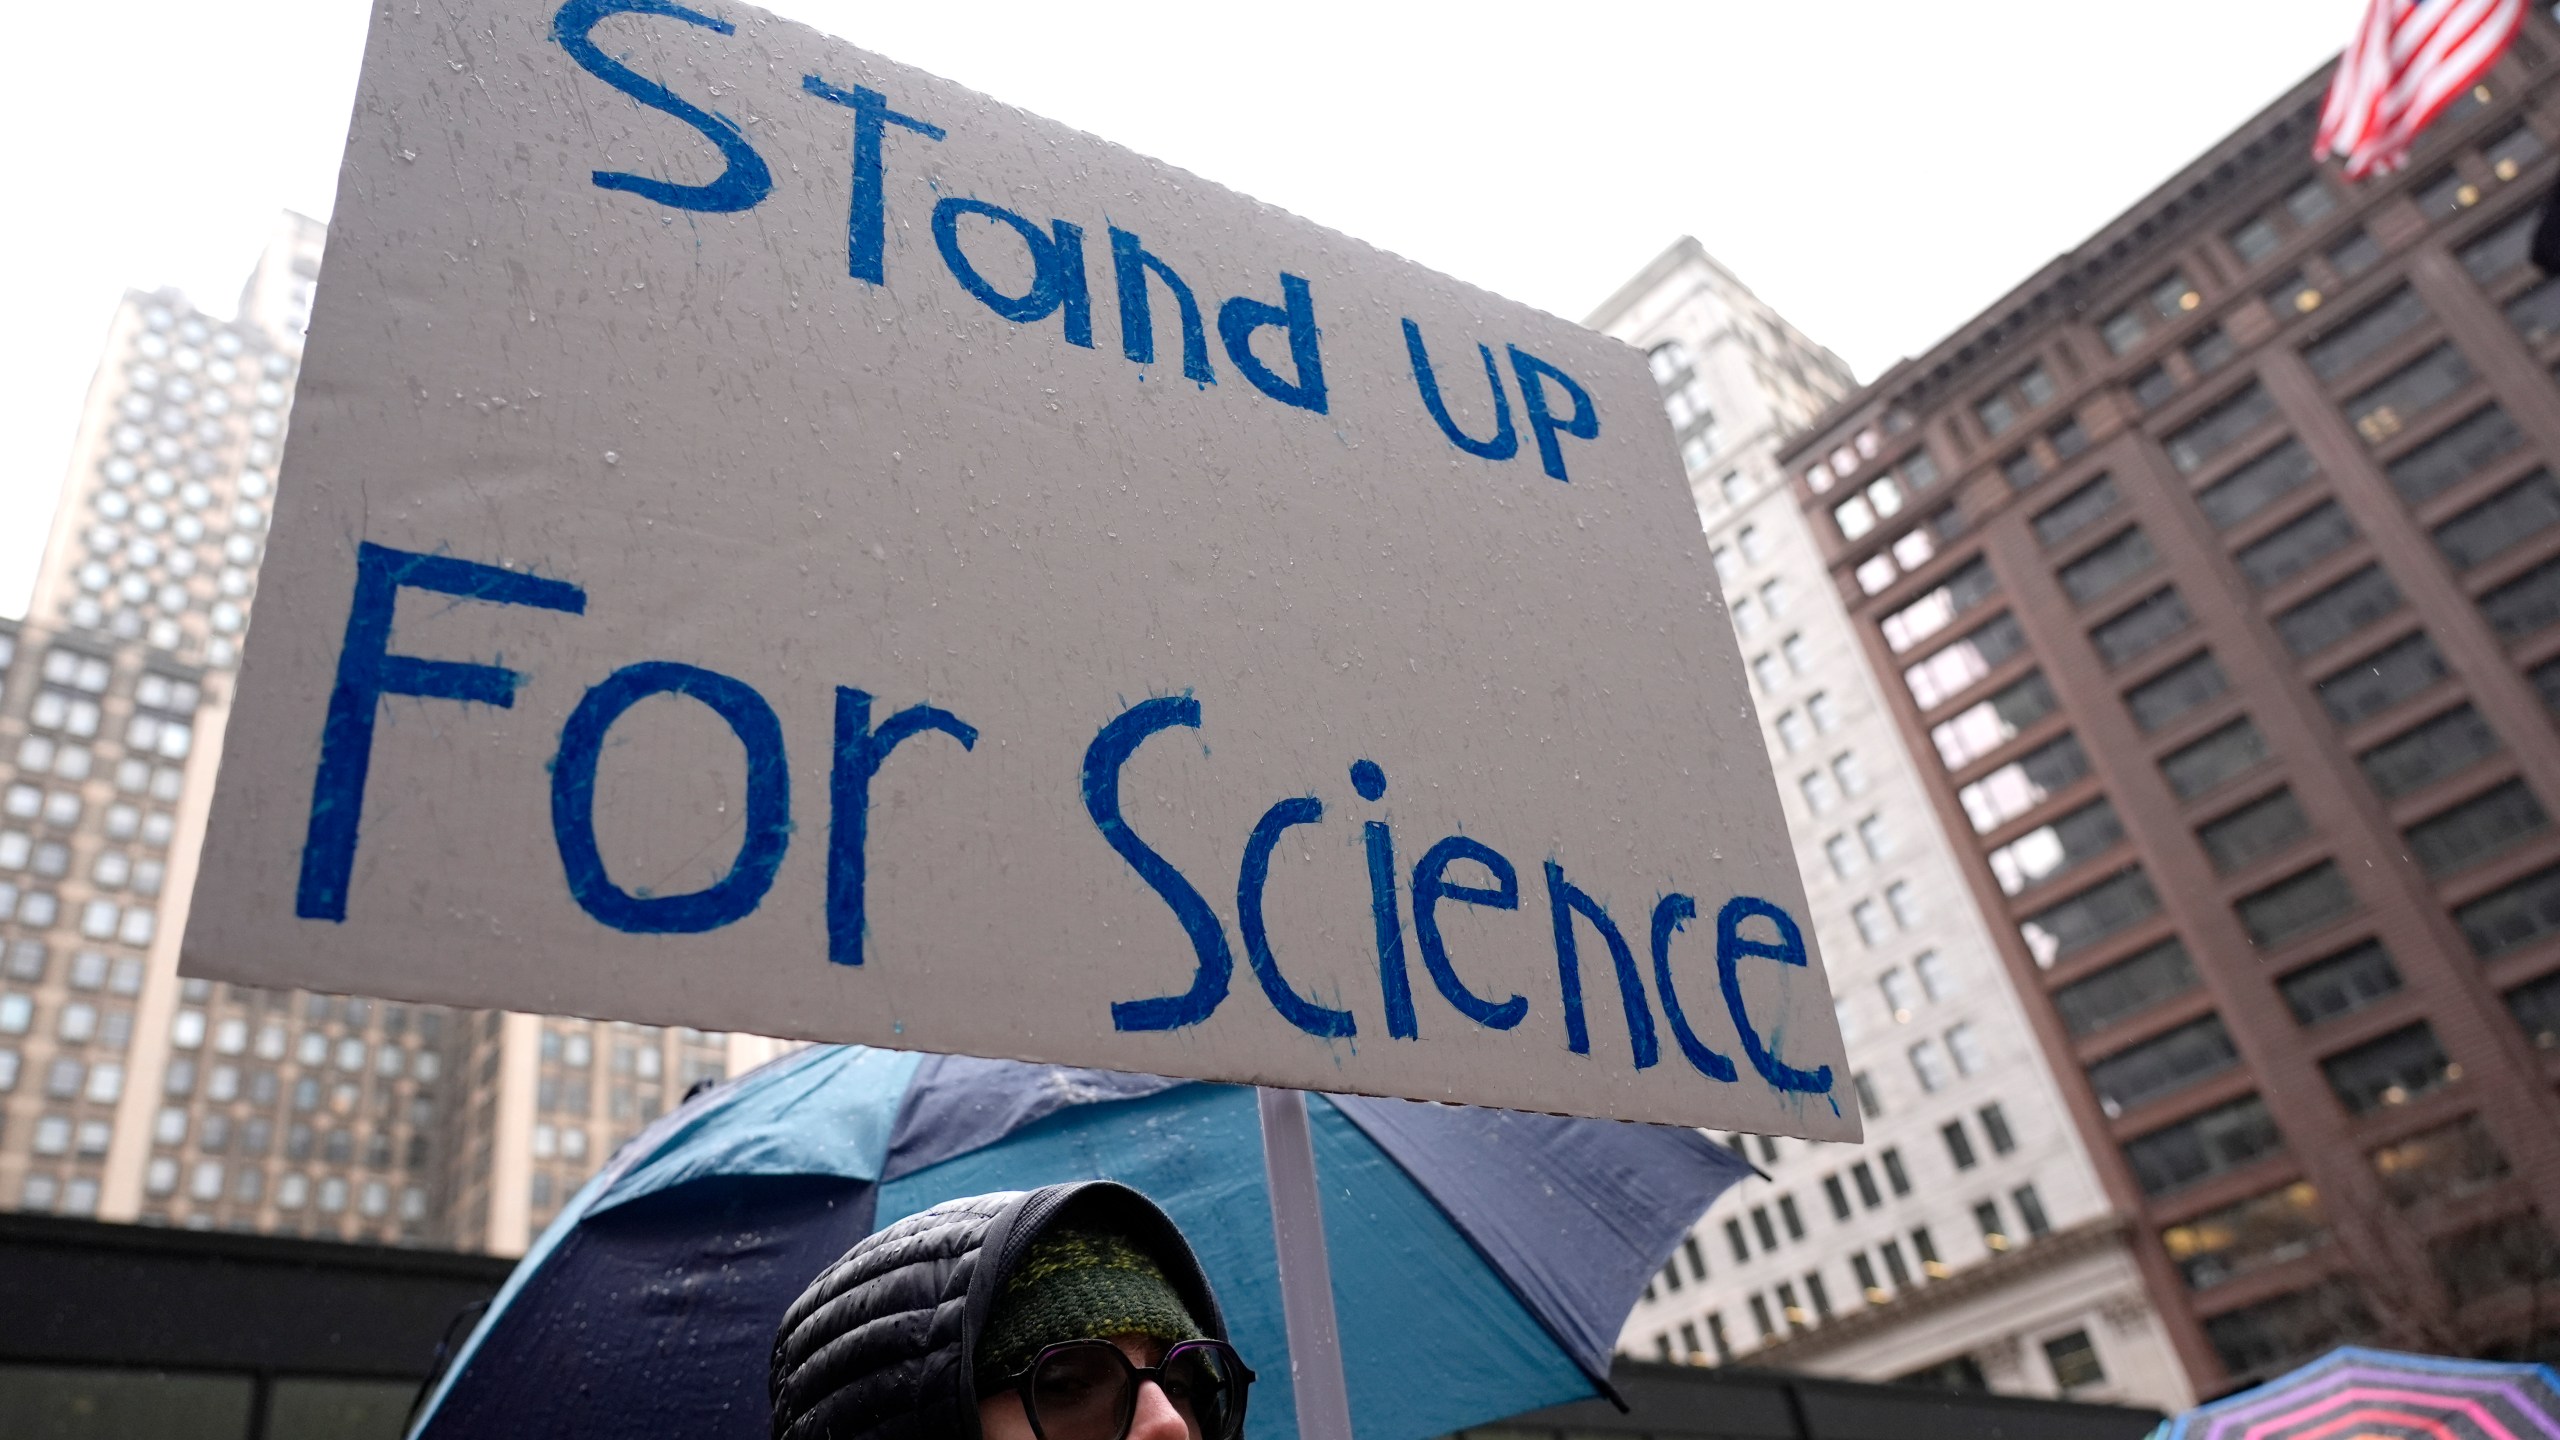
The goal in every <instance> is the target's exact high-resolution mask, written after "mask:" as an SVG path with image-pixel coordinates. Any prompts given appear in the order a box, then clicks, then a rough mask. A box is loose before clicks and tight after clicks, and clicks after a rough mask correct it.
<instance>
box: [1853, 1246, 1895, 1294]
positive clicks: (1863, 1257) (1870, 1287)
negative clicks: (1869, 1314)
mask: <svg viewBox="0 0 2560 1440" xmlns="http://www.w3.org/2000/svg"><path fill="white" fill-rule="evenodd" d="M1849 1273H1850V1274H1852V1275H1855V1276H1856V1277H1858V1293H1859V1294H1860V1295H1862V1296H1864V1297H1866V1302H1867V1303H1868V1304H1870V1305H1881V1304H1883V1303H1884V1302H1885V1301H1887V1300H1890V1299H1892V1298H1893V1297H1892V1296H1891V1295H1889V1294H1887V1293H1886V1292H1885V1288H1884V1286H1882V1285H1880V1284H1878V1283H1876V1262H1874V1261H1873V1260H1870V1259H1868V1258H1867V1252H1866V1251H1864V1250H1860V1251H1857V1252H1855V1253H1853V1254H1851V1255H1850V1256H1849Z"/></svg>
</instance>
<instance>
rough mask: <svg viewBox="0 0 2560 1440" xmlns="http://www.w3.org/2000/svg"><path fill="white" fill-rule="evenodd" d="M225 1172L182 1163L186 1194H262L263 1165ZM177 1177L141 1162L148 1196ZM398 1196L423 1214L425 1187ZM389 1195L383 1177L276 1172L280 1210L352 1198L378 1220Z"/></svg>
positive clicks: (243, 1200)
mask: <svg viewBox="0 0 2560 1440" xmlns="http://www.w3.org/2000/svg"><path fill="white" fill-rule="evenodd" d="M224 1171H225V1167H224V1165H223V1162H221V1161H219V1160H198V1161H196V1162H195V1163H194V1164H193V1165H191V1166H187V1167H185V1180H186V1193H187V1197H188V1198H189V1199H192V1200H197V1201H202V1202H208V1203H209V1202H212V1201H216V1200H221V1199H224V1198H226V1190H227V1192H228V1194H227V1198H229V1199H230V1200H231V1201H232V1202H233V1203H235V1204H241V1205H255V1204H257V1203H259V1201H260V1200H261V1199H262V1198H263V1197H264V1196H265V1193H266V1188H267V1187H266V1180H267V1172H266V1171H265V1169H264V1168H262V1167H258V1166H250V1165H242V1166H237V1167H233V1168H232V1169H231V1170H230V1179H229V1184H228V1186H227V1187H226V1185H225V1183H224ZM179 1178H180V1166H179V1163H178V1161H177V1160H176V1159H174V1158H172V1157H170V1156H167V1155H155V1156H153V1157H152V1158H151V1161H150V1163H149V1164H148V1165H146V1166H144V1167H143V1172H142V1189H143V1193H145V1194H147V1195H152V1196H168V1195H172V1194H175V1193H176V1192H177V1189H178V1185H179ZM397 1195H398V1204H399V1210H400V1218H401V1219H402V1220H406V1221H416V1220H423V1219H425V1218H426V1213H427V1190H426V1187H425V1186H423V1185H409V1186H404V1187H402V1188H401V1189H400V1190H399V1191H398V1192H397ZM393 1196H394V1192H393V1190H392V1187H391V1185H390V1184H389V1183H388V1182H385V1181H381V1180H365V1181H361V1182H352V1183H351V1182H350V1181H348V1180H347V1179H346V1177H344V1176H340V1175H321V1176H319V1177H317V1178H316V1179H315V1178H314V1177H312V1176H309V1175H306V1174H304V1173H302V1172H301V1171H298V1170H288V1171H286V1172H284V1173H283V1174H281V1175H279V1176H277V1177H276V1182H275V1196H274V1203H275V1207H276V1208H277V1209H279V1210H299V1209H301V1208H302V1207H303V1206H305V1205H309V1206H311V1207H312V1208H313V1209H315V1210H318V1211H319V1212H320V1213H322V1214H325V1215H335V1214H339V1213H342V1212H344V1211H346V1210H347V1209H348V1207H349V1205H350V1204H351V1203H352V1205H353V1206H354V1210H355V1213H356V1214H358V1215H361V1216H364V1217H366V1218H368V1219H380V1218H383V1217H385V1216H388V1215H389V1214H390V1213H391V1208H392V1205H393ZM29 1208H33V1207H29Z"/></svg>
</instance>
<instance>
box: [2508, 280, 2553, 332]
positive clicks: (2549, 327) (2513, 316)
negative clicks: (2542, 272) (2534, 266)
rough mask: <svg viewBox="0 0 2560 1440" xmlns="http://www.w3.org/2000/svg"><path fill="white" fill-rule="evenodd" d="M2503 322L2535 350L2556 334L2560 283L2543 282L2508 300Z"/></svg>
mask: <svg viewBox="0 0 2560 1440" xmlns="http://www.w3.org/2000/svg"><path fill="white" fill-rule="evenodd" d="M2507 323H2508V324H2510V325H2512V326H2514V327H2515V329H2516V333H2517V334H2519V335H2521V336H2523V337H2524V343H2526V344H2527V345H2531V346H2534V347H2536V348H2540V347H2541V346H2542V345H2544V344H2547V343H2549V341H2550V340H2551V337H2553V336H2554V335H2560V280H2545V281H2543V282H2542V283H2541V284H2539V285H2536V286H2534V287H2533V288H2532V289H2530V290H2527V291H2526V292H2524V293H2523V294H2522V295H2519V296H2517V297H2516V298H2515V299H2513V300H2510V301H2508V302H2507Z"/></svg>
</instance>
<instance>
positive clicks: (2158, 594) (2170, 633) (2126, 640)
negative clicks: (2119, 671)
mask: <svg viewBox="0 0 2560 1440" xmlns="http://www.w3.org/2000/svg"><path fill="white" fill-rule="evenodd" d="M2194 623H2195V617H2194V616H2192V615H2190V614H2188V613H2187V602H2186V601H2185V600H2184V599H2183V598H2181V597H2180V596H2179V594H2178V591H2177V588H2176V587H2175V586H2163V587H2162V588H2160V589H2158V590H2154V591H2152V592H2151V593H2150V594H2149V595H2146V596H2144V597H2143V598H2142V599H2140V600H2137V601H2135V602H2134V603H2133V604H2132V605H2130V606H2128V607H2126V608H2125V609H2124V610H2122V611H2120V612H2118V613H2117V614H2116V615H2115V616H2113V617H2112V618H2110V619H2108V620H2107V621H2105V622H2104V623H2102V624H2100V625H2099V626H2098V627H2097V628H2095V629H2093V630H2091V631H2090V632H2089V643H2090V644H2092V645H2094V646H2096V647H2097V650H2098V657H2099V658H2100V659H2102V660H2104V661H2106V662H2107V664H2108V665H2109V666H2110V667H2121V666H2124V665H2128V664H2131V663H2132V662H2133V661H2135V660H2138V659H2140V658H2142V657H2143V656H2145V655H2148V654H2150V653H2151V652H2152V651H2153V650H2156V649H2158V648H2159V647H2160V646H2162V645H2165V644H2167V643H2168V642H2169V641H2170V640H2172V639H2174V638H2176V637H2177V636H2180V635H2183V634H2185V633H2186V632H2187V630H2188V628H2189V627H2190V626H2192V625H2194Z"/></svg>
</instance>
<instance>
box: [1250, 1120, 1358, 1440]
mask: <svg viewBox="0 0 2560 1440" xmlns="http://www.w3.org/2000/svg"><path fill="white" fill-rule="evenodd" d="M1256 1093H1257V1096H1258V1098H1259V1100H1260V1102H1261V1110H1262V1171H1263V1175H1264V1177H1265V1178H1266V1180H1267V1181H1268V1183H1269V1185H1270V1190H1271V1241H1272V1248H1273V1249H1274V1250H1275V1251H1277V1252H1278V1254H1279V1259H1280V1313H1281V1316H1282V1318H1283V1319H1284V1320H1285V1322H1286V1323H1287V1326H1288V1334H1289V1371H1290V1375H1289V1383H1290V1389H1291V1392H1292V1393H1293V1394H1294V1395H1295V1396H1296V1398H1297V1402H1298V1437H1299V1440H1351V1395H1350V1391H1349V1389H1348V1388H1347V1387H1346V1386H1345V1385H1344V1384H1343V1379H1342V1335H1341V1331H1340V1329H1339V1328H1338V1326H1337V1324H1336V1321H1335V1317H1334V1312H1333V1268H1332V1263H1331V1261H1330V1260H1328V1259H1327V1257H1326V1255H1325V1244H1324V1197H1323V1194H1322V1192H1321V1191H1319V1190H1318V1189H1317V1186H1316V1151H1315V1136H1314V1132H1313V1131H1312V1130H1310V1129H1309V1127H1308V1124H1307V1092H1305V1091H1303V1090H1277V1089H1273V1088H1271V1087H1270V1086H1267V1085H1266V1086H1263V1087H1262V1088H1261V1089H1260V1090H1259V1091H1258V1092H1256Z"/></svg>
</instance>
